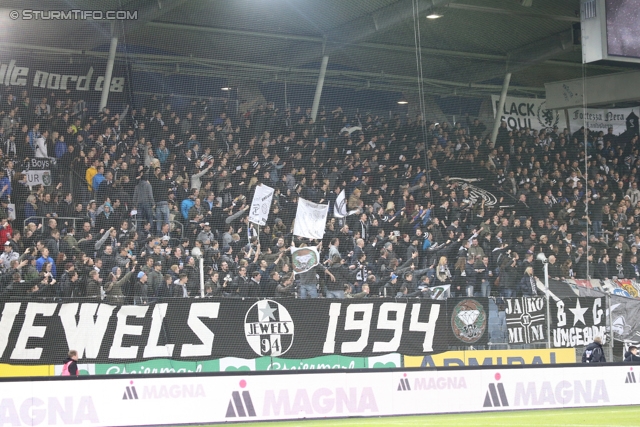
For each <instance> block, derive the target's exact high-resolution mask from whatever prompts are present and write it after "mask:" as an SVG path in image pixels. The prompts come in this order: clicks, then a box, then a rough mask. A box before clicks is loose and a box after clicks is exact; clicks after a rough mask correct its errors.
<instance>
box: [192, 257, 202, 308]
mask: <svg viewBox="0 0 640 427" xmlns="http://www.w3.org/2000/svg"><path fill="white" fill-rule="evenodd" d="M191 255H192V256H193V257H194V258H195V259H197V260H198V266H199V267H200V298H204V258H203V257H202V250H201V249H200V248H199V247H198V246H196V247H194V248H193V249H192V250H191Z"/></svg>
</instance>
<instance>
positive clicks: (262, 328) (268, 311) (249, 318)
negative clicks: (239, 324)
mask: <svg viewBox="0 0 640 427" xmlns="http://www.w3.org/2000/svg"><path fill="white" fill-rule="evenodd" d="M244 335H245V337H246V338H247V343H249V345H250V346H251V348H252V349H253V351H255V352H256V354H257V355H258V356H281V355H283V354H285V353H286V352H287V351H289V349H290V348H291V346H292V345H293V336H294V325H293V320H292V319H291V315H290V314H289V312H288V311H287V309H286V308H285V307H284V306H283V305H281V304H279V303H277V302H275V301H273V300H262V301H258V302H256V303H255V304H253V305H252V306H251V308H249V310H248V311H247V314H246V315H245V318H244Z"/></svg>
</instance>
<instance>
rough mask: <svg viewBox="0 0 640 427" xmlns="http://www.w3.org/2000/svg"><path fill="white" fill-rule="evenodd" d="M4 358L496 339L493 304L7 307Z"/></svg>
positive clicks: (282, 351) (411, 347)
mask: <svg viewBox="0 0 640 427" xmlns="http://www.w3.org/2000/svg"><path fill="white" fill-rule="evenodd" d="M0 307H1V309H2V311H1V317H0V362H2V363H12V364H33V363H60V362H61V361H62V360H64V358H65V356H66V353H67V351H68V350H69V349H74V350H77V351H78V353H79V355H80V358H81V359H82V360H83V362H88V363H91V362H105V361H108V362H131V361H133V360H147V359H153V358H173V359H178V360H193V359H198V360H201V359H202V358H203V357H207V358H212V359H213V358H221V357H238V358H246V359H251V358H257V357H261V356H277V357H284V358H294V359H296V358H298V359H304V358H311V357H316V356H323V355H331V354H343V355H353V356H356V355H357V356H372V355H381V354H385V353H394V352H397V353H401V354H405V355H424V354H429V353H435V352H442V351H446V350H448V349H449V346H465V345H472V344H473V345H483V344H486V343H487V341H488V333H487V324H488V308H487V307H488V304H487V299H485V298H475V299H471V298H467V299H449V300H447V301H432V300H428V301H423V300H405V301H400V302H399V301H374V302H369V300H359V301H353V300H343V301H336V300H333V301H332V300H297V299H287V300H278V301H274V300H259V301H255V300H252V301H247V300H230V299H227V300H195V301H194V300H182V299H177V300H173V301H170V302H168V303H158V304H153V305H149V306H133V305H132V306H121V307H118V306H112V305H107V304H98V303H86V302H85V303H77V302H76V303H65V304H55V303H37V302H23V303H20V302H7V303H5V304H3V305H1V306H0Z"/></svg>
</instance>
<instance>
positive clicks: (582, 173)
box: [0, 89, 640, 304]
mask: <svg viewBox="0 0 640 427" xmlns="http://www.w3.org/2000/svg"><path fill="white" fill-rule="evenodd" d="M123 110H124V111H119V112H117V113H116V112H113V111H112V110H110V109H108V108H107V109H104V111H102V112H100V113H99V114H92V113H91V112H90V111H89V110H88V107H87V104H86V103H85V102H84V101H82V100H79V99H72V98H71V95H70V94H69V93H51V94H49V95H48V96H47V97H44V98H41V99H37V100H31V99H30V97H29V93H27V91H22V92H20V93H12V92H11V91H10V90H9V89H7V90H5V91H4V92H3V94H2V97H1V101H0V148H1V149H2V153H1V156H2V159H1V160H2V164H3V167H2V168H1V169H0V191H1V196H2V197H1V198H0V245H1V246H3V248H4V253H3V254H2V255H1V256H0V267H1V270H2V275H1V276H0V295H1V296H2V298H67V297H83V298H90V299H95V300H101V299H105V300H106V301H107V302H109V303H113V304H130V303H135V304H147V303H149V302H153V301H157V300H165V299H167V298H174V297H199V296H200V294H201V290H200V270H199V266H198V261H197V259H196V258H195V257H194V249H195V248H198V249H199V250H198V251H195V252H200V253H202V254H203V259H204V276H205V277H204V281H205V297H218V296H221V297H293V296H297V297H299V298H315V297H319V296H325V297H334V298H363V297H373V296H386V297H394V298H398V297H426V298H438V297H441V296H443V295H444V296H446V295H449V294H450V295H456V296H463V295H482V296H489V295H501V296H506V297H509V296H516V295H525V296H526V295H535V294H536V293H537V292H538V291H537V289H536V286H535V281H534V276H537V275H539V274H540V272H539V266H538V265H536V263H535V256H536V254H537V253H539V252H544V253H545V254H546V256H547V257H548V259H549V273H550V276H551V277H554V278H582V279H586V278H587V277H593V278H600V279H605V278H612V277H614V276H616V277H618V278H638V277H639V276H640V270H639V268H640V266H639V264H638V255H637V251H638V248H640V232H639V231H638V224H640V204H639V202H640V189H639V188H638V176H639V169H638V164H640V152H639V146H638V135H637V125H636V128H635V129H633V128H632V127H631V128H630V129H629V130H628V131H627V132H626V133H624V134H622V135H614V134H613V133H612V131H609V132H608V133H606V134H605V133H603V132H591V131H588V130H584V129H580V130H578V131H577V132H575V133H570V132H569V131H568V130H567V129H565V130H563V131H560V130H559V129H558V128H557V127H554V128H553V129H541V130H535V129H521V130H510V129H508V128H507V126H506V123H504V122H503V123H502V126H501V127H500V130H499V133H498V137H497V140H496V142H495V144H494V143H492V142H491V141H490V139H489V137H488V135H487V131H488V129H487V127H486V126H485V125H484V124H483V123H481V122H480V121H479V120H477V119H475V120H471V119H467V120H466V121H465V122H459V123H456V124H455V125H453V126H451V125H449V124H447V123H441V124H438V123H433V122H430V121H428V120H425V119H423V118H422V117H420V116H417V117H415V118H406V117H400V116H399V115H396V116H394V117H392V118H390V119H385V118H382V117H377V116H374V115H369V114H362V115H360V114H355V115H348V114H346V113H345V112H344V111H343V110H342V109H341V108H340V107H338V108H336V109H334V110H332V111H328V110H327V111H325V110H321V111H319V113H318V117H317V120H316V121H315V122H314V121H313V120H312V119H311V109H310V108H306V109H305V108H303V107H296V108H292V109H286V110H280V109H277V108H276V107H275V106H274V104H272V103H267V104H266V105H259V106H258V107H257V108H255V109H254V110H252V111H247V112H245V113H243V114H241V115H237V114H235V111H233V109H232V108H230V106H229V104H228V103H227V102H226V101H225V100H218V99H210V100H204V101H201V100H193V101H192V102H191V103H190V104H189V105H188V106H187V107H186V108H180V109H178V111H176V109H174V108H172V105H171V103H170V102H167V101H166V100H164V101H163V100H162V99H159V98H158V97H156V96H153V97H150V98H149V99H148V100H147V101H146V102H145V103H144V105H141V106H139V108H130V107H129V106H126V107H125V108H124V109H123ZM585 139H586V143H585ZM585 149H586V150H587V153H585ZM46 157H48V158H51V159H55V168H54V170H53V180H52V182H51V185H50V186H47V187H44V186H43V185H36V186H29V185H28V184H29V183H28V182H27V176H26V175H25V173H23V171H24V170H25V168H26V167H27V166H26V165H27V164H28V162H29V160H30V159H33V158H46ZM585 157H586V158H587V159H588V160H586V163H585ZM69 174H72V176H73V177H75V178H76V179H75V182H81V183H82V184H81V185H71V184H70V182H71V181H70V180H69V179H68V177H69ZM460 177H467V178H469V177H473V178H475V179H479V181H478V185H480V183H482V185H484V188H485V189H486V188H488V189H489V190H486V191H491V192H492V194H494V195H495V202H496V203H490V202H489V199H488V198H485V197H482V194H484V193H482V192H478V191H476V190H477V187H474V186H469V185H468V182H470V181H465V180H463V179H452V178H460ZM258 185H267V186H270V187H272V188H274V189H275V194H274V197H273V203H272V207H271V211H270V213H269V217H268V221H267V224H266V225H265V226H262V227H257V226H256V225H254V224H251V223H249V221H248V209H249V205H250V203H251V200H252V197H253V193H254V191H255V188H256V186H258ZM342 190H344V191H345V194H346V200H347V208H348V210H349V212H350V215H349V216H347V217H346V218H344V219H337V218H334V216H333V215H332V212H333V210H334V207H335V206H334V205H335V201H336V198H337V196H338V195H339V194H340V192H341V191H342ZM299 198H304V199H307V200H310V201H312V202H316V203H324V204H329V205H330V209H329V210H330V213H329V216H328V222H327V225H326V230H325V235H324V238H323V240H322V241H321V242H313V241H307V240H305V239H299V238H298V237H295V236H293V235H292V233H291V229H292V223H293V221H294V219H295V216H296V209H297V202H298V199H299ZM9 207H11V208H10V209H9ZM587 227H588V228H587ZM587 229H588V230H589V233H588V234H587ZM292 244H293V245H295V246H296V247H299V246H301V245H309V246H315V245H318V244H320V249H321V254H322V256H321V258H322V261H321V263H320V264H318V265H317V266H316V267H314V268H313V269H311V270H309V271H307V272H304V273H301V274H295V275H294V274H293V273H292V265H291V257H290V247H291V245H292ZM447 285H448V286H447ZM438 289H439V290H438ZM447 289H449V290H448V291H447ZM443 291H444V293H443V294H440V293H441V292H443Z"/></svg>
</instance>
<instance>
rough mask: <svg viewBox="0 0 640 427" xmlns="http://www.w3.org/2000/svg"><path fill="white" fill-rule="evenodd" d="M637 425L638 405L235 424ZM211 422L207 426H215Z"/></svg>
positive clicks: (321, 426) (411, 426) (353, 426)
mask: <svg viewBox="0 0 640 427" xmlns="http://www.w3.org/2000/svg"><path fill="white" fill-rule="evenodd" d="M639 424H640V406H614V407H610V408H582V409H554V410H533V411H512V412H492V413H482V414H457V415H422V416H414V417H382V418H347V419H327V420H310V421H284V422H273V421H270V422H262V423H238V424H236V425H237V426H238V427H327V426H331V427H364V426H367V427H369V426H380V427H383V426H385V427H388V426H400V427H424V426H449V427H457V426H460V427H463V426H464V427H469V426H472V427H498V426H505V427H507V426H508V427H512V426H531V427H552V426H558V427H614V426H615V427H617V426H637V425H639ZM218 426H220V424H213V425H211V427H218Z"/></svg>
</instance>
